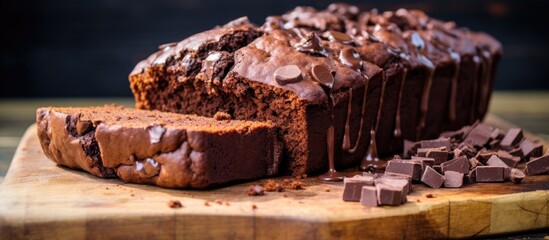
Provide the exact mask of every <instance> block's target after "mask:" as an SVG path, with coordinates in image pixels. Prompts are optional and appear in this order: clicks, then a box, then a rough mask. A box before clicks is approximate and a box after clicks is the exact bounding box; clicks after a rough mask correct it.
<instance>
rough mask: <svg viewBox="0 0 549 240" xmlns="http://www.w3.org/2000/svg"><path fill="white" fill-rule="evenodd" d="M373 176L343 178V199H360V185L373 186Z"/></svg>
mask: <svg viewBox="0 0 549 240" xmlns="http://www.w3.org/2000/svg"><path fill="white" fill-rule="evenodd" d="M373 185H374V177H373V176H360V175H357V176H354V177H352V178H347V177H346V178H344V179H343V201H352V202H358V201H360V197H361V194H362V187H364V186H373Z"/></svg>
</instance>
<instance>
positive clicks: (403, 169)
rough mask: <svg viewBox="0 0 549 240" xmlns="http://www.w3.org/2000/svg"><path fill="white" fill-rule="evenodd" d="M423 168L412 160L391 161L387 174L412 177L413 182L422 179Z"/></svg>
mask: <svg viewBox="0 0 549 240" xmlns="http://www.w3.org/2000/svg"><path fill="white" fill-rule="evenodd" d="M421 169H422V166H421V164H419V163H418V162H415V161H410V160H389V161H388V162H387V168H386V169H385V172H392V173H400V174H404V175H407V176H410V177H412V180H420V179H421Z"/></svg>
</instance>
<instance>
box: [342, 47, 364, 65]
mask: <svg viewBox="0 0 549 240" xmlns="http://www.w3.org/2000/svg"><path fill="white" fill-rule="evenodd" d="M339 60H340V61H341V63H343V64H344V65H346V66H349V67H351V68H353V69H360V68H362V59H360V54H358V52H357V51H356V50H355V48H353V47H345V48H343V49H342V50H341V52H340V53H339Z"/></svg>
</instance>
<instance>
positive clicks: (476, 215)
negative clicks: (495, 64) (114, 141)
mask: <svg viewBox="0 0 549 240" xmlns="http://www.w3.org/2000/svg"><path fill="white" fill-rule="evenodd" d="M488 121H489V122H491V123H493V124H495V125H499V126H501V125H502V124H503V125H505V123H503V122H501V121H499V120H497V119H495V118H493V117H490V118H489V119H488ZM284 178H285V177H280V178H279V179H284ZM264 181H265V180H258V181H256V182H252V183H250V182H248V183H242V184H237V185H233V186H229V187H225V188H218V189H213V190H208V191H195V190H169V189H162V188H158V187H152V186H142V185H135V184H124V183H123V182H121V181H119V180H105V179H98V178H96V177H93V176H91V175H89V174H87V173H83V172H80V171H74V170H71V169H67V168H63V167H59V166H56V165H55V164H54V163H53V162H52V161H50V160H48V159H47V158H46V157H45V156H44V155H43V153H42V150H41V149H40V146H39V143H38V139H37V137H36V127H35V126H34V125H33V126H31V127H29V129H28V130H27V132H26V133H25V135H24V136H23V138H22V141H21V143H20V145H19V148H18V150H17V152H16V155H15V156H14V159H13V161H12V164H11V167H10V169H9V171H8V174H7V176H6V178H5V179H4V182H3V183H2V185H0V232H1V233H2V234H0V239H17V238H31V239H33V238H40V239H43V238H47V239H66V238H70V239H74V238H77V239H78V238H88V239H98V238H102V239H103V238H110V239H113V238H124V239H142V238H148V239H150V238H154V239H227V238H228V239H364V238H366V237H368V238H373V239H402V238H406V239H425V238H447V237H450V238H459V237H470V236H477V235H489V234H497V233H509V232H516V231H524V230H531V229H540V228H547V227H549V210H548V209H549V206H548V203H549V175H542V176H528V177H526V178H525V179H524V181H523V183H522V184H512V183H510V182H506V183H484V184H473V185H468V186H466V187H464V188H461V189H430V188H427V187H425V186H423V185H422V184H414V191H413V192H412V194H411V195H409V196H408V203H406V204H404V205H403V206H399V207H378V208H371V207H363V206H361V205H360V204H359V203H354V202H343V201H342V200H341V196H342V190H343V184H342V183H341V182H338V183H326V182H322V181H320V180H318V179H317V178H316V177H310V178H307V179H304V180H302V181H303V182H304V183H305V189H304V190H287V191H286V192H282V193H278V192H267V193H266V194H265V195H264V196H259V197H250V196H247V195H246V194H245V190H246V188H247V187H248V186H249V185H250V184H262V183H263V182H264ZM326 189H329V191H326ZM428 193H431V194H433V195H434V198H427V197H426V195H427V194H428ZM284 195H286V197H284ZM217 199H220V200H222V201H224V202H229V205H228V206H227V205H225V204H222V205H220V204H217V203H215V202H214V201H215V200H217ZM169 200H179V201H180V202H181V203H182V204H183V208H179V209H172V208H169V207H168V206H167V202H168V201H169ZM205 202H208V203H209V204H208V205H209V206H206V204H205ZM252 205H255V206H257V208H256V209H253V208H252Z"/></svg>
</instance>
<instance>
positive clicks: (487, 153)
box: [475, 149, 496, 163]
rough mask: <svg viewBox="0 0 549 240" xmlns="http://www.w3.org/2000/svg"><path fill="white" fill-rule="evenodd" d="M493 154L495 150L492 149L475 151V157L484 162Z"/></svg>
mask: <svg viewBox="0 0 549 240" xmlns="http://www.w3.org/2000/svg"><path fill="white" fill-rule="evenodd" d="M495 154H496V152H494V151H493V150H486V149H482V150H480V151H479V152H478V153H477V155H476V156H475V157H476V158H477V159H478V160H479V161H480V162H482V163H486V161H488V159H490V158H491V157H492V156H493V155H495Z"/></svg>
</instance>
